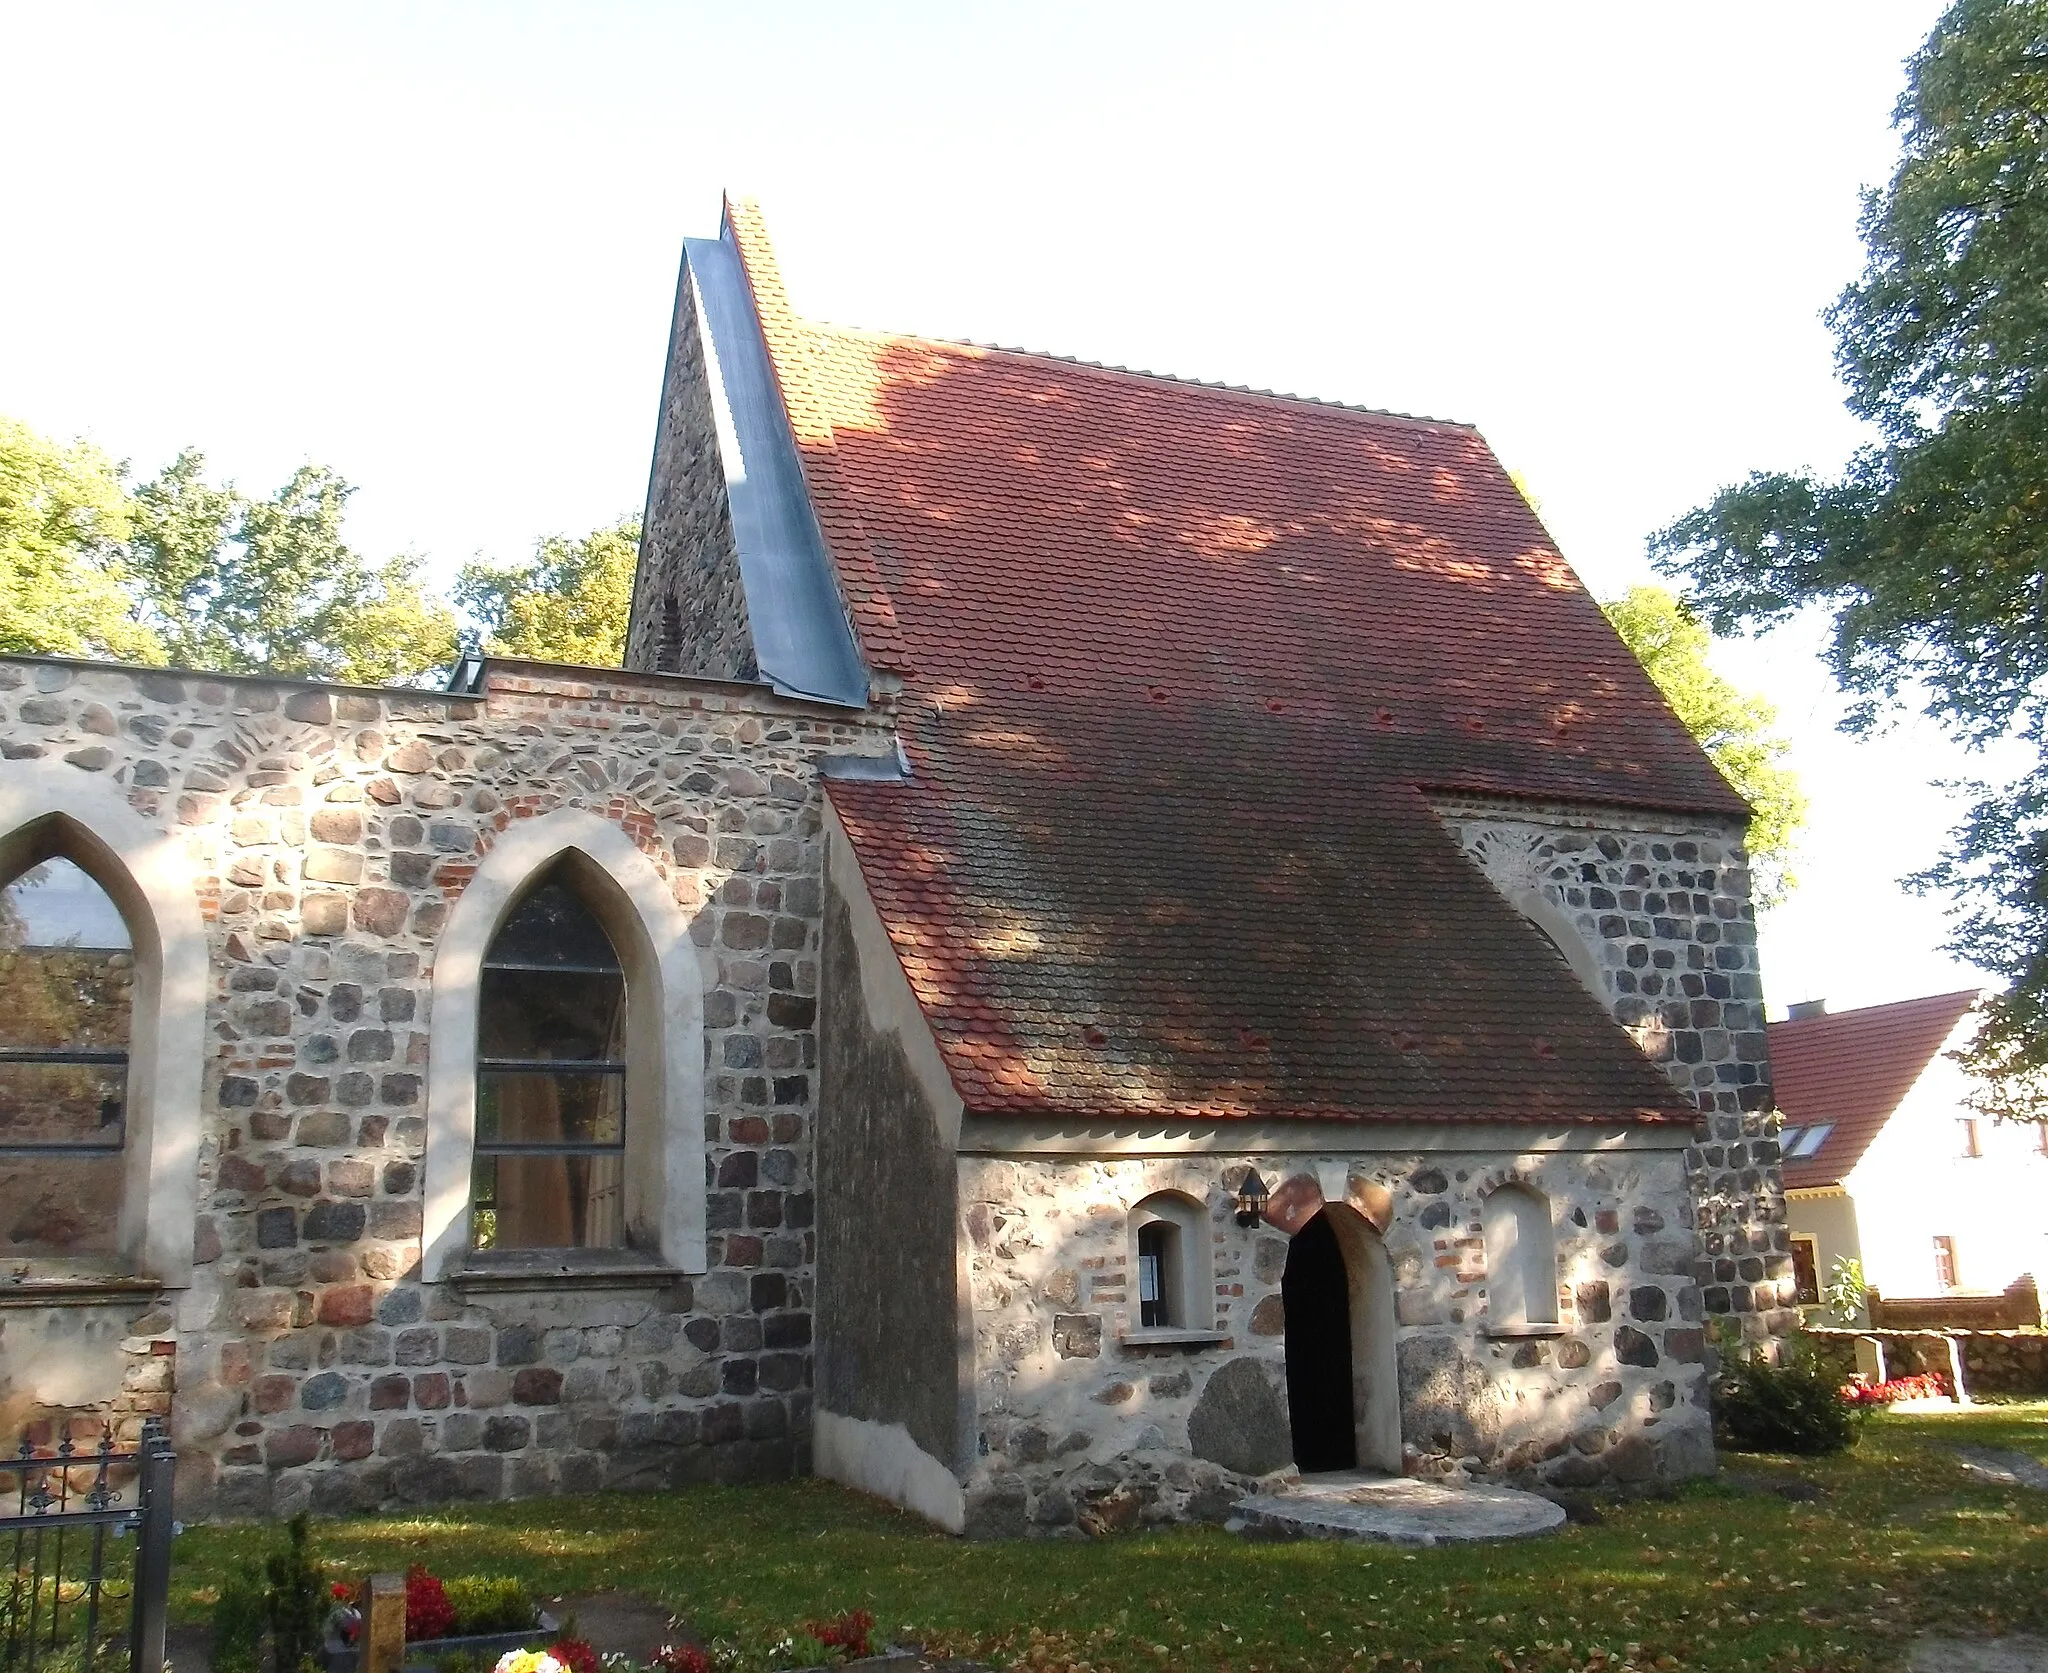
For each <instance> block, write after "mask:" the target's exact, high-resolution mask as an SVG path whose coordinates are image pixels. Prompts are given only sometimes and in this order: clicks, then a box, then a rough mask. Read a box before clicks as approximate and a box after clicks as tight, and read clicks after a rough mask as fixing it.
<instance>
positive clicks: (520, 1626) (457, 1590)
mask: <svg viewBox="0 0 2048 1673" xmlns="http://www.w3.org/2000/svg"><path fill="white" fill-rule="evenodd" d="M445 1595H446V1596H447V1599H448V1607H449V1608H450V1609H452V1610H454V1612H455V1625H454V1626H453V1627H452V1628H450V1629H449V1630H450V1631H451V1632H453V1633H455V1634H457V1635H459V1636H461V1637H464V1638H469V1637H474V1636H476V1635H478V1634H481V1633H486V1632H525V1631H527V1630H528V1629H530V1628H531V1627H532V1626H533V1624H534V1607H533V1596H532V1594H531V1593H529V1592H528V1591H527V1589H526V1587H525V1585H524V1584H523V1583H522V1582H520V1581H517V1580H510V1579H506V1578H504V1577H503V1576H501V1575H488V1574H487V1575H480V1576H477V1577H475V1578H472V1579H467V1580H450V1581H449V1582H448V1583H447V1589H446V1594H445ZM408 1636H410V1634H409V1633H408Z"/></svg>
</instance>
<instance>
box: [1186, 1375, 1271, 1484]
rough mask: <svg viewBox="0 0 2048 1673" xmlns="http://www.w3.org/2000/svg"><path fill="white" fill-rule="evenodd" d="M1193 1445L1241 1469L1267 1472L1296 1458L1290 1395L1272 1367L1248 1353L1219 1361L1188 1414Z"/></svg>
mask: <svg viewBox="0 0 2048 1673" xmlns="http://www.w3.org/2000/svg"><path fill="white" fill-rule="evenodd" d="M1188 1449H1189V1450H1190V1451H1191V1452H1193V1453H1194V1455H1195V1456H1196V1457H1197V1458H1206V1459H1208V1460H1209V1462H1210V1463H1212V1464H1221V1465H1222V1466H1223V1467H1224V1468H1225V1469H1226V1470H1235V1471H1236V1472H1237V1473H1238V1474H1239V1475H1268V1474H1270V1473H1271V1472H1272V1471H1274V1470H1279V1469H1285V1468H1286V1467H1287V1465H1288V1464H1290V1463H1292V1462H1293V1459H1294V1441H1293V1435H1292V1433H1291V1431H1290V1430H1289V1428H1288V1424H1287V1401H1286V1399H1285V1397H1283V1396H1282V1394H1281V1392H1280V1389H1279V1385H1278V1384H1277V1383H1276V1382H1275V1380H1274V1377H1273V1373H1272V1372H1271V1371H1269V1370H1268V1369H1267V1368H1266V1367H1265V1366H1264V1365H1263V1364H1261V1363H1260V1362H1259V1361H1258V1360H1256V1359H1252V1358H1250V1357H1248V1356H1240V1357H1239V1358H1236V1359H1233V1360H1230V1361H1228V1362H1227V1363H1226V1364H1224V1365H1222V1366H1220V1367H1219V1368H1218V1369H1217V1371H1216V1372H1215V1374H1214V1375H1213V1376H1211V1377H1210V1378H1209V1380H1208V1382H1207V1383H1205V1384H1204V1385H1203V1387H1202V1395H1201V1398H1200V1399H1199V1400H1197V1401H1196V1402H1195V1409H1194V1410H1193V1411H1192V1412H1190V1413H1189V1414H1188Z"/></svg>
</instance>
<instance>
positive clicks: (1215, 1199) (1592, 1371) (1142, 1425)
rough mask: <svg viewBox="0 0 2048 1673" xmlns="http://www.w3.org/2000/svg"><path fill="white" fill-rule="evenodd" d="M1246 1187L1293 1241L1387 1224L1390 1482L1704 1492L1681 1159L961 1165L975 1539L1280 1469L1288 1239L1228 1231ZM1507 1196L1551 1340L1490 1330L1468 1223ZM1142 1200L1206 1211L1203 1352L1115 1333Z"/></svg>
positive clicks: (1560, 1156) (1203, 1494)
mask: <svg viewBox="0 0 2048 1673" xmlns="http://www.w3.org/2000/svg"><path fill="white" fill-rule="evenodd" d="M1246 1165H1250V1166H1253V1167H1256V1168H1257V1169H1259V1171H1260V1172H1261V1173H1262V1174H1263V1175H1264V1176H1265V1177H1266V1178H1267V1179H1268V1180H1272V1181H1278V1182H1282V1183H1283V1184H1295V1182H1299V1184H1298V1185H1297V1187H1296V1188H1297V1189H1298V1190H1300V1191H1303V1192H1305V1193H1306V1194H1307V1199H1308V1200H1307V1201H1306V1202H1304V1203H1302V1204H1301V1205H1300V1207H1301V1210H1302V1217H1304V1218H1305V1217H1306V1215H1307V1214H1312V1213H1314V1212H1315V1211H1316V1210H1317V1209H1318V1208H1320V1207H1321V1206H1322V1203H1323V1201H1324V1200H1325V1199H1324V1198H1323V1196H1322V1187H1321V1186H1319V1185H1318V1183H1317V1182H1318V1181H1319V1180H1322V1181H1328V1180H1332V1179H1337V1180H1344V1181H1345V1182H1346V1197H1345V1200H1346V1201H1347V1203H1349V1204H1351V1205H1353V1206H1355V1205H1357V1204H1359V1203H1365V1204H1367V1205H1368V1206H1369V1207H1372V1208H1373V1209H1375V1210H1376V1211H1377V1212H1378V1213H1380V1214H1382V1215H1384V1216H1385V1218H1386V1220H1387V1230H1386V1233H1385V1239H1384V1241H1385V1248H1386V1252H1387V1255H1388V1257H1389V1260H1390V1263H1391V1265H1392V1268H1393V1288H1394V1300H1395V1306H1396V1321H1397V1322H1396V1327H1395V1332H1394V1336H1395V1340H1394V1344H1393V1349H1394V1352H1393V1357H1394V1361H1395V1365H1396V1367H1397V1375H1398V1380H1399V1388H1400V1405H1401V1433H1402V1436H1403V1467H1404V1469H1405V1470H1406V1471H1407V1472H1408V1473H1410V1474H1421V1475H1463V1476H1471V1477H1485V1478H1491V1479H1506V1480H1512V1481H1516V1482H1522V1483H1539V1482H1540V1483H1549V1484H1551V1485H1555V1486H1561V1487H1580V1486H1588V1485H1592V1484H1594V1483H1597V1482H1602V1481H1608V1480H1615V1481H1621V1482H1637V1481H1645V1480H1648V1479H1651V1478H1652V1477H1662V1478H1674V1477H1682V1476H1687V1475H1694V1474H1698V1473H1701V1472H1702V1471H1709V1470H1711V1469H1712V1468H1713V1443H1712V1436H1711V1425H1710V1421H1709V1414H1708V1410H1707V1404H1706V1401H1707V1393H1706V1370H1707V1364H1706V1361H1707V1334H1706V1324H1705V1306H1704V1302H1703V1299H1702V1293H1701V1289H1700V1286H1699V1284H1698V1283H1697V1282H1696V1281H1695V1278H1694V1243H1693V1236H1692V1227H1691V1206H1690V1199H1689V1194H1688V1188H1687V1180H1686V1172H1685V1163H1684V1153H1683V1152H1682V1151H1681V1150H1679V1149H1676V1148H1670V1147H1666V1148H1661V1149H1660V1148H1649V1147H1644V1148H1641V1149H1623V1150H1615V1151H1607V1152H1603V1153H1601V1154H1598V1155H1594V1154H1590V1153H1589V1152H1588V1151H1587V1150H1585V1149H1574V1150H1550V1151H1543V1152H1536V1153H1530V1154H1518V1153H1513V1152H1507V1151H1501V1152H1492V1153H1487V1152H1474V1151H1458V1152H1446V1151H1443V1150H1436V1149H1432V1150H1427V1151H1423V1150H1417V1151H1410V1152H1405V1153H1393V1154H1388V1153H1375V1152H1356V1151H1354V1152H1335V1151H1333V1152H1319V1153H1316V1154H1312V1155H1304V1154H1301V1153H1299V1152H1284V1151H1266V1152H1256V1151H1255V1152H1247V1153H1244V1154H1241V1155H1237V1154H1227V1153H1214V1152H1211V1153H1205V1154H1202V1155H1200V1156H1188V1157H1182V1158H1177V1159H1159V1160H1151V1159H1145V1160H1140V1159H1136V1158H1132V1159H1121V1160H1098V1161H1080V1160H1053V1159H1036V1158H1035V1159H1029V1160H1026V1159H1016V1160H1008V1159H1002V1160H999V1159H994V1158H989V1157H963V1158H962V1160H961V1163H960V1168H961V1202H962V1205H963V1210H964V1213H965V1217H966V1224H967V1227H968V1231H969V1235H970V1239H971V1244H972V1247H971V1250H970V1254H971V1259H972V1273H973V1286H974V1309H975V1332H976V1364H977V1370H978V1376H979V1380H980V1387H979V1390H978V1394H979V1404H980V1410H981V1413H982V1428H981V1434H980V1436H979V1452H980V1461H979V1464H978V1466H977V1468H976V1470H975V1474H974V1478H973V1479H972V1480H971V1481H970V1483H969V1485H968V1504H969V1529H970V1531H991V1532H993V1531H1000V1530H1001V1528H1002V1527H1003V1526H1004V1525H1006V1524H1008V1523H1012V1522H1015V1523H1021V1524H1022V1525H1023V1526H1024V1527H1026V1528H1028V1529H1030V1530H1032V1531H1036V1532H1041V1533H1059V1532H1063V1531H1071V1530H1073V1529H1074V1528H1076V1527H1081V1528H1092V1527H1097V1526H1100V1525H1104V1524H1105V1523H1107V1524H1114V1523H1115V1522H1116V1520H1117V1519H1118V1518H1119V1517H1121V1518H1123V1519H1125V1520H1127V1521H1136V1520H1145V1521H1154V1520H1173V1519H1177V1518H1180V1517H1185V1516H1198V1517H1200V1516H1221V1515H1223V1514H1225V1512H1226V1511H1227V1510H1228V1507H1229V1506H1230V1504H1231V1503H1232V1502H1233V1501H1234V1500H1235V1499H1236V1498H1237V1497H1238V1496H1239V1495H1240V1494H1242V1493H1244V1492H1247V1491H1250V1490H1251V1489H1252V1488H1253V1486H1254V1485H1255V1483H1256V1478H1258V1477H1259V1476H1262V1475H1266V1474H1269V1473H1271V1472H1275V1471H1282V1470H1285V1469H1286V1468H1288V1467H1289V1465H1290V1463H1291V1457H1292V1454H1291V1451H1290V1447H1289V1439H1288V1422H1287V1402H1286V1392H1285V1380H1284V1379H1285V1363H1286V1360H1285V1355H1286V1346H1285V1339H1284V1334H1283V1331H1284V1325H1283V1313H1282V1307H1281V1299H1280V1288H1281V1276H1282V1273H1283V1271H1284V1269H1285V1267H1286V1262H1287V1249H1288V1243H1287V1235H1286V1233H1285V1232H1284V1231H1283V1230H1281V1229H1279V1228H1278V1227H1275V1226H1274V1225H1271V1224H1262V1225H1260V1226H1258V1227H1257V1228H1255V1229H1253V1230H1250V1231H1246V1230H1242V1229H1240V1228H1239V1227H1238V1226H1237V1224H1236V1222H1235V1219H1234V1217H1233V1211H1232V1204H1231V1201H1230V1198H1229V1196H1228V1194H1227V1192H1228V1184H1229V1182H1230V1181H1233V1180H1235V1179H1236V1178H1237V1177H1239V1176H1240V1175H1241V1174H1242V1172H1243V1169H1244V1167H1245V1166H1246ZM1508 1181H1513V1182H1517V1183H1520V1184H1523V1185H1526V1186H1529V1187H1531V1188H1533V1189H1535V1190H1538V1191H1541V1192H1543V1193H1544V1194H1545V1195H1546V1196H1547V1197H1548V1198H1549V1200H1550V1202H1551V1204H1552V1206H1553V1209H1554V1211H1555V1214H1556V1216H1557V1219H1558V1224H1559V1236H1558V1242H1557V1250H1556V1253H1557V1262H1558V1273H1559V1278H1560V1284H1559V1321H1560V1322H1559V1323H1558V1325H1556V1326H1554V1327H1522V1328H1512V1327H1501V1328H1498V1329H1497V1328H1496V1327H1495V1326H1494V1324H1493V1321H1492V1320H1491V1319H1490V1318H1489V1315H1488V1297H1487V1272H1486V1258H1485V1241H1484V1238H1483V1235H1482V1230H1481V1201H1482V1199H1483V1197H1484V1195H1485V1193H1486V1192H1487V1191H1488V1190H1490V1189H1492V1188H1493V1187H1494V1186H1496V1185H1499V1184H1501V1183H1504V1182H1508ZM1160 1191H1173V1192H1178V1193H1181V1194H1184V1195H1186V1196H1189V1197H1192V1198H1193V1199H1194V1200H1196V1201H1198V1202H1202V1203H1204V1204H1205V1205H1206V1209H1207V1218H1208V1225H1209V1231H1210V1241H1211V1256H1212V1263H1213V1277H1214V1290H1215V1315H1214V1318H1213V1320H1211V1321H1203V1325H1204V1326H1206V1325H1208V1324H1210V1323H1213V1326H1214V1333H1213V1335H1214V1339H1213V1340H1210V1341H1197V1342H1171V1341H1154V1340H1148V1339H1147V1337H1146V1336H1145V1335H1144V1334H1143V1333H1142V1332H1140V1331H1137V1330H1135V1329H1134V1327H1135V1326H1136V1325H1137V1322H1138V1320H1137V1308H1136V1302H1135V1298H1134V1295H1133V1291H1132V1288H1131V1284H1130V1275H1129V1270H1128V1263H1129V1256H1128V1252H1127V1251H1128V1235H1127V1230H1126V1216H1127V1214H1128V1212H1129V1210H1130V1208H1131V1206H1132V1205H1133V1204H1135V1203H1137V1202H1139V1201H1141V1200H1142V1199H1144V1198H1146V1197H1148V1196H1150V1195H1152V1194H1153V1193H1155V1192H1160ZM1276 1195H1277V1193H1276ZM1189 1323H1190V1325H1193V1324H1194V1323H1195V1321H1189ZM1357 1351H1358V1345H1357V1344H1356V1343H1354V1352H1357Z"/></svg>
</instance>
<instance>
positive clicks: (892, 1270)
mask: <svg viewBox="0 0 2048 1673" xmlns="http://www.w3.org/2000/svg"><path fill="white" fill-rule="evenodd" d="M829 840H830V842H831V846H832V853H831V857H830V860H829V861H828V872H827V880H826V916H825V930H824V959H823V970H822V986H823V990H824V991H823V998H822V1001H821V1006H822V1008H821V1014H820V1017H819V1021H818V1035H819V1042H818V1043H819V1058H820V1070H821V1073H820V1079H819V1089H818V1115H817V1128H818V1137H817V1158H818V1161H817V1171H818V1298H817V1308H816V1312H817V1317H818V1325H819V1350H818V1366H817V1401H818V1409H819V1445H818V1457H819V1466H818V1467H819V1469H820V1470H821V1471H822V1472H824V1473H828V1474H830V1475H832V1476H834V1477H835V1478H837V1479H841V1480H845V1481H847V1482H848V1484H849V1485H852V1486H857V1487H864V1488H867V1489H868V1490H870V1491H877V1492H883V1493H885V1494H887V1495H888V1496H890V1497H908V1498H909V1500H910V1502H915V1503H917V1505H918V1508H920V1509H922V1510H924V1511H925V1513H926V1514H927V1515H931V1516H933V1518H934V1519H935V1520H937V1521H940V1522H941V1523H942V1524H952V1523H956V1522H957V1520H958V1514H959V1511H958V1500H959V1492H958V1487H957V1484H955V1483H949V1482H946V1481H942V1480H940V1479H939V1473H938V1472H940V1471H941V1470H943V1471H947V1472H952V1473H953V1474H955V1475H957V1474H958V1472H959V1469H960V1466H961V1463H962V1461H963V1460H964V1459H965V1458H967V1457H969V1456H971V1454H972V1446H971V1441H970V1439H969V1437H967V1436H965V1435H963V1433H962V1431H963V1428H971V1426H972V1422H973V1417H972V1402H971V1397H969V1395H968V1390H967V1389H966V1388H965V1387H964V1384H965V1383H966V1382H967V1378H966V1377H965V1376H964V1375H963V1364H962V1361H963V1358H964V1357H965V1356H964V1355H963V1353H962V1341H961V1338H962V1335H963V1331H962V1311H963V1309H962V1297H961V1294H960V1280H959V1266H960V1251H959V1238H960V1229H959V1228H960V1210H959V1204H958V1201H957V1197H956V1191H957V1182H956V1178H955V1168H954V1159H953V1148H952V1140H953V1134H954V1132H955V1131H957V1126H958V1108H959V1096H958V1094H957V1093H955V1092H954V1091H953V1089H952V1087H951V1085H950V1084H946V1083H944V1081H943V1079H941V1083H940V1084H939V1085H938V1086H937V1087H934V1086H932V1085H931V1084H930V1077H929V1075H928V1074H921V1073H920V1065H919V1064H918V1063H917V1061H916V1060H915V1059H914V1058H913V1056H912V1051H913V1049H914V1048H915V1046H916V1045H917V1044H919V1043H920V1038H919V1037H920V1036H922V1035H924V1022H923V1018H922V1017H921V1016H920V1015H919V1014H918V1012H917V1010H916V1005H915V1001H914V1000H912V999H911V997H910V994H909V991H908V984H907V983H906V982H905V981H904V979H903V975H902V972H901V969H900V968H899V967H898V966H897V965H896V961H895V953H894V952H893V950H891V948H890V947H889V944H888V941H887V937H886V933H885V932H884V931H883V930H882V928H881V925H880V921H879V920H878V919H876V918H875V917H874V910H873V907H872V906H870V905H869V904H868V903H867V901H866V898H865V892H864V890H862V889H861V887H860V884H859V872H858V864H857V862H856V861H855V860H854V858H853V855H852V851H851V848H850V846H849V845H848V844H847V842H846V840H845V837H844V834H843V833H842V832H840V831H839V830H838V829H836V828H834V829H833V830H832V832H831V836H830V839H829ZM842 881H843V882H844V884H845V885H846V886H845V887H842V886H841V885H842ZM856 914H859V918H860V922H859V923H858V925H857V923H856ZM864 954H865V955H866V959H865V962H866V963H867V964H868V966H869V967H870V970H869V971H864V969H863V964H864V957H863V955H864ZM870 971H871V981H872V987H871V986H870V979H864V978H869V977H870ZM941 1075H943V1071H941ZM947 1106H950V1108H948V1107H947ZM949 1118H950V1119H949ZM949 1129H951V1130H949ZM963 1398H967V1405H966V1409H965V1410H964V1411H963V1405H962V1402H963ZM828 1414H829V1415H828ZM838 1419H845V1420H850V1425H851V1426H844V1425H842V1426H841V1428H840V1430H839V1432H837V1433H835V1432H834V1423H835V1420H838ZM898 1429H900V1430H901V1432H902V1434H901V1436H893V1435H891V1434H890V1433H889V1432H890V1431H894V1430H898ZM903 1441H907V1442H908V1443H909V1446H911V1447H914V1448H915V1449H916V1453H917V1454H921V1455H922V1457H921V1458H920V1457H918V1456H915V1455H913V1454H911V1453H910V1452H909V1451H908V1450H907V1449H906V1448H905V1447H904V1446H903V1445H902V1444H901V1443H902V1442H903ZM884 1460H886V1462H884ZM878 1469H886V1471H887V1472H888V1474H889V1475H890V1476H891V1477H892V1478H894V1479H896V1480H899V1481H900V1480H901V1479H902V1478H903V1476H904V1473H905V1472H906V1471H911V1472H915V1473H916V1474H917V1475H918V1476H920V1477H922V1478H924V1480H925V1483H926V1486H925V1488H923V1489H920V1490H919V1491H918V1492H917V1493H916V1494H913V1495H901V1494H898V1493H896V1492H893V1491H891V1483H890V1482H889V1481H884V1480H878V1479H876V1472H877V1470H878Z"/></svg>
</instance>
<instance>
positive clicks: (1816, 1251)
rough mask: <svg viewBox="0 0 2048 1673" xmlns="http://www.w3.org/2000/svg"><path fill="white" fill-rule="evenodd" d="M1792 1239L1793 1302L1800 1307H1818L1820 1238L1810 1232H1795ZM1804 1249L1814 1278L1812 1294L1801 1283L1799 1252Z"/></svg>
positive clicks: (1809, 1269) (1810, 1272) (1809, 1271)
mask: <svg viewBox="0 0 2048 1673" xmlns="http://www.w3.org/2000/svg"><path fill="white" fill-rule="evenodd" d="M1790 1241H1791V1244H1792V1299H1793V1304H1794V1305H1795V1306H1799V1307H1818V1306H1819V1305H1820V1239H1819V1238H1817V1237H1815V1236H1813V1235H1812V1234H1811V1233H1810V1232H1793V1233H1792V1234H1791V1239H1790ZM1802 1249H1803V1250H1805V1251H1806V1267H1807V1271H1808V1273H1809V1274H1811V1276H1812V1278H1813V1284H1812V1291H1813V1293H1812V1294H1811V1295H1808V1294H1807V1293H1805V1291H1804V1289H1802V1288H1801V1286H1800V1283H1799V1252H1800V1251H1801V1250H1802Z"/></svg>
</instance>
